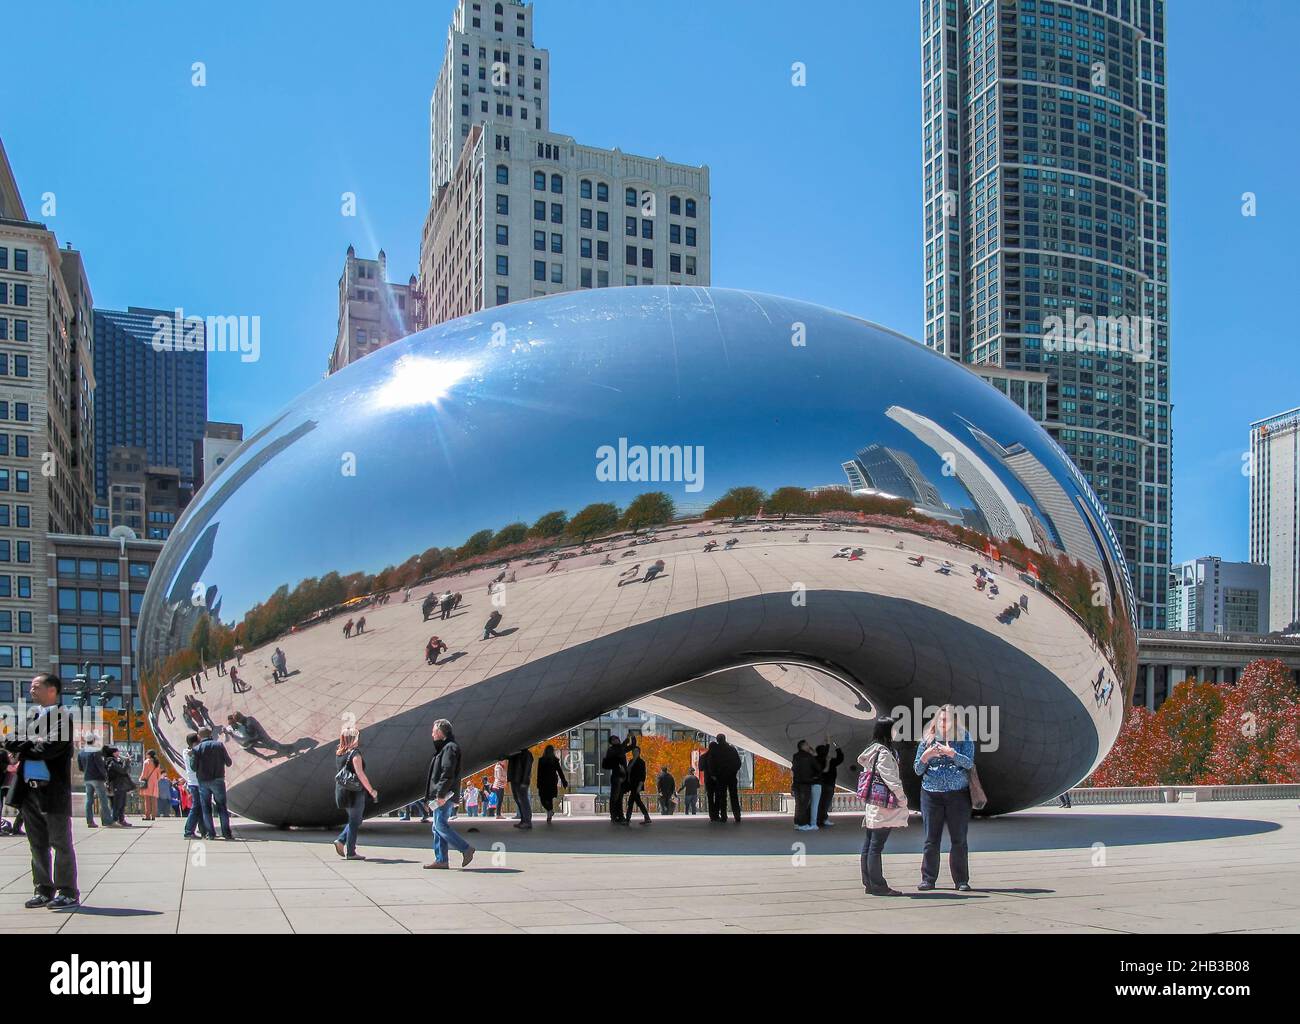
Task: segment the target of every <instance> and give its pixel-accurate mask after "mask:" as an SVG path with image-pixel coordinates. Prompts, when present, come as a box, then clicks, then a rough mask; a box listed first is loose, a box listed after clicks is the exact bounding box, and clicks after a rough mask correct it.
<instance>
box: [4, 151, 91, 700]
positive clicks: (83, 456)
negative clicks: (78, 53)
mask: <svg viewBox="0 0 1300 1024" xmlns="http://www.w3.org/2000/svg"><path fill="white" fill-rule="evenodd" d="M91 308H92V304H91V295H90V285H89V283H88V282H87V279H86V272H85V267H84V265H83V264H82V261H81V255H80V253H78V252H76V251H75V250H73V249H71V248H68V249H60V248H59V243H58V240H57V239H56V238H55V237H54V232H52V231H50V230H49V229H48V228H47V227H46V226H45V225H44V224H42V223H40V222H38V221H33V220H30V219H28V213H27V210H26V208H25V206H24V205H23V201H22V196H21V194H20V193H19V190H18V184H17V182H16V180H15V179H14V174H13V171H12V170H11V169H10V167H9V160H8V157H7V156H6V154H5V151H4V146H3V145H0V703H9V702H11V701H13V700H14V698H15V696H16V695H17V694H18V693H19V692H20V690H22V689H23V688H24V683H25V680H26V679H30V678H31V676H32V674H33V670H34V669H36V670H44V669H47V668H49V667H50V666H51V664H53V663H54V662H52V661H51V660H50V651H51V649H52V648H51V639H52V637H51V633H50V617H49V614H48V612H49V598H48V594H47V580H48V579H49V578H50V577H51V576H53V571H52V569H53V567H52V563H51V562H50V558H51V555H52V551H53V549H52V547H51V545H50V544H49V543H48V537H49V535H50V534H52V533H86V532H88V531H89V530H90V516H91V496H92V492H93V484H94V480H93V476H92V462H91V460H92V455H93V452H94V447H95V422H94V412H93V397H94V382H95V376H94V370H93V366H92V354H91V348H92V336H91V328H90V319H91ZM55 661H57V658H56V659H55Z"/></svg>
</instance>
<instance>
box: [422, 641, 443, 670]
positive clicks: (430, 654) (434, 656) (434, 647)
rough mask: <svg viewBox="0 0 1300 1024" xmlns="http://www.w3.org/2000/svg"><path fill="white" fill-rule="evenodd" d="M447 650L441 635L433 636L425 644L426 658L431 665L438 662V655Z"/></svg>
mask: <svg viewBox="0 0 1300 1024" xmlns="http://www.w3.org/2000/svg"><path fill="white" fill-rule="evenodd" d="M446 650H447V645H446V644H445V643H443V642H442V639H441V638H440V637H436V636H431V637H429V642H428V643H427V644H425V645H424V660H425V662H426V663H427V664H429V665H436V664H438V655H439V654H442V653H443V652H445V651H446Z"/></svg>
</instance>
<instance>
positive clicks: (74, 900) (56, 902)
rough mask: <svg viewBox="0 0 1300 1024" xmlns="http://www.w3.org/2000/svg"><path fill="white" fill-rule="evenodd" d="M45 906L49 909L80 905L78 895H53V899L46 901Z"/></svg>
mask: <svg viewBox="0 0 1300 1024" xmlns="http://www.w3.org/2000/svg"><path fill="white" fill-rule="evenodd" d="M45 906H46V908H47V909H49V910H71V909H72V908H73V907H79V906H81V897H80V896H55V897H54V899H52V900H50V902H49V903H47V904H46V905H45Z"/></svg>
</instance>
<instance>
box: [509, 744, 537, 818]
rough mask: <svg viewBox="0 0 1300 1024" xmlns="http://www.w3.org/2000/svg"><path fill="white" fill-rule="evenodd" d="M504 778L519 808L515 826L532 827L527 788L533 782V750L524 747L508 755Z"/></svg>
mask: <svg viewBox="0 0 1300 1024" xmlns="http://www.w3.org/2000/svg"><path fill="white" fill-rule="evenodd" d="M506 778H507V780H508V781H509V782H510V795H511V796H512V797H514V799H515V806H516V807H518V808H519V820H518V821H517V822H515V828H519V829H530V828H532V827H533V805H532V801H531V799H530V797H529V793H528V789H529V787H530V786H532V784H533V752H532V751H531V750H529V749H528V748H527V747H525V748H524V749H523V750H519V751H516V752H515V753H513V754H511V755H510V759H509V762H508V763H507V768H506Z"/></svg>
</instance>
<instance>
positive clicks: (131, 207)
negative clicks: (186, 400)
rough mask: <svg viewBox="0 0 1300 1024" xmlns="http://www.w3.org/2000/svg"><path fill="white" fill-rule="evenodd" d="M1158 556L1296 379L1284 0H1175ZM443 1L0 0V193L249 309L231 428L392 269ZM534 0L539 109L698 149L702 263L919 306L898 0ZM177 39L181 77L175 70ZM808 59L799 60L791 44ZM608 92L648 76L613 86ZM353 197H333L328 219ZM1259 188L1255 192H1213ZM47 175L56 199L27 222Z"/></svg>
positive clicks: (565, 122) (1234, 490)
mask: <svg viewBox="0 0 1300 1024" xmlns="http://www.w3.org/2000/svg"><path fill="white" fill-rule="evenodd" d="M1168 6H1169V8H1170V16H1169V26H1168V29H1169V30H1168V41H1169V82H1170V118H1171V124H1170V160H1171V171H1170V180H1171V193H1172V223H1171V229H1170V230H1171V242H1172V255H1171V273H1172V328H1171V337H1172V345H1171V350H1172V359H1173V370H1172V376H1173V397H1174V401H1175V416H1174V424H1175V440H1174V469H1175V495H1174V556H1175V558H1187V557H1193V556H1197V555H1203V554H1220V555H1223V556H1224V557H1227V558H1241V559H1244V558H1245V557H1246V555H1247V511H1246V503H1247V488H1246V479H1245V478H1244V477H1243V476H1242V475H1241V472H1240V466H1241V453H1242V452H1243V451H1244V450H1245V448H1246V443H1247V432H1248V428H1249V423H1250V421H1251V420H1252V419H1257V418H1259V417H1262V416H1264V415H1268V414H1271V413H1276V412H1280V411H1282V410H1284V409H1289V408H1291V407H1293V406H1296V405H1300V371H1298V370H1297V367H1296V359H1295V357H1294V353H1293V345H1294V333H1295V332H1294V328H1293V327H1292V325H1291V322H1290V320H1289V319H1284V318H1283V317H1282V316H1280V315H1279V313H1280V309H1281V306H1282V303H1283V301H1284V297H1285V296H1286V295H1288V294H1294V293H1295V292H1296V291H1297V281H1296V271H1295V266H1296V264H1295V260H1294V254H1293V251H1292V249H1291V248H1290V247H1289V246H1288V245H1287V243H1288V242H1293V240H1294V239H1295V238H1296V237H1298V236H1300V230H1298V229H1300V214H1298V213H1297V210H1296V204H1295V201H1294V191H1293V190H1294V184H1293V182H1292V181H1291V180H1290V179H1291V177H1292V172H1293V167H1294V165H1295V163H1296V155H1297V152H1296V151H1297V148H1298V142H1297V133H1296V132H1295V130H1294V126H1293V125H1291V124H1290V123H1289V122H1287V121H1286V120H1285V119H1284V118H1283V117H1282V116H1281V115H1280V113H1279V111H1282V110H1284V109H1285V103H1284V102H1283V101H1284V98H1285V97H1286V96H1290V95H1294V92H1295V84H1294V80H1293V73H1292V68H1293V66H1294V60H1293V55H1292V54H1291V52H1290V40H1292V39H1293V38H1294V37H1295V35H1296V32H1297V30H1300V5H1297V4H1296V3H1295V2H1294V0H1253V2H1252V3H1250V4H1249V5H1245V4H1243V5H1240V6H1237V5H1224V4H1221V3H1217V2H1214V0H1172V2H1171V3H1170V4H1169V5H1168ZM452 7H453V5H452V4H451V3H450V2H448V0H436V2H419V3H416V2H403V3H382V4H369V5H357V4H355V3H350V4H349V3H336V2H333V0H315V2H312V3H306V2H294V3H272V4H267V3H253V2H250V0H238V2H235V0H231V2H227V3H223V4H220V5H215V4H214V5H205V6H204V7H203V8H200V7H199V5H192V4H177V3H174V2H136V3H131V4H102V3H93V2H91V0H81V2H62V0H43V2H42V3H40V4H35V3H26V4H14V5H11V6H10V9H9V10H7V11H6V13H5V23H6V35H7V37H8V38H10V39H12V40H23V43H22V45H19V46H6V47H5V69H4V71H3V73H0V138H3V140H4V143H5V147H6V149H7V150H8V153H9V158H10V161H11V163H12V164H13V167H14V171H15V173H16V174H17V176H18V181H19V186H20V187H21V189H22V191H23V196H24V200H25V201H26V203H27V205H28V209H29V214H31V215H32V216H34V217H36V218H37V219H43V220H45V221H46V222H47V223H48V224H49V226H50V227H51V228H53V229H54V230H55V231H56V232H57V233H58V236H59V240H60V242H61V243H68V242H71V243H72V244H73V246H74V247H76V248H78V249H81V250H82V252H83V253H84V254H85V258H86V264H87V268H88V272H89V276H90V283H91V288H92V290H93V292H94V297H95V303H96V305H98V306H102V307H108V308H125V307H126V306H127V305H139V306H157V307H161V308H167V309H170V308H173V307H175V306H181V307H183V308H184V309H185V310H186V311H187V312H191V313H196V314H208V313H220V314H226V315H231V314H246V315H258V316H260V317H261V319H262V358H261V360H260V361H259V362H257V363H252V364H247V363H243V362H240V361H239V359H238V357H237V356H234V355H222V354H213V356H212V357H211V363H210V397H209V402H210V408H209V414H210V416H211V418H213V419H222V420H234V421H238V422H243V423H244V424H245V426H246V428H247V429H249V430H250V431H251V430H253V429H256V428H257V427H258V426H260V425H262V424H263V423H265V422H266V421H267V420H268V419H269V418H270V417H271V416H272V415H273V414H274V413H275V412H276V411H277V410H278V409H279V408H280V407H281V406H282V405H283V404H284V403H285V402H287V401H288V400H289V399H290V398H292V397H293V396H294V395H296V394H297V393H298V392H300V391H302V390H303V389H304V388H306V387H307V386H309V385H310V384H311V383H313V382H314V381H316V380H318V379H319V377H320V375H321V373H322V372H323V370H324V367H325V363H326V360H327V359H328V356H329V351H330V347H331V344H332V342H333V337H334V330H335V319H336V315H337V295H338V291H337V288H338V278H339V274H340V272H341V269H342V263H343V255H344V251H345V250H346V248H347V246H348V244H349V243H351V244H354V245H355V246H356V247H357V251H358V253H359V254H361V255H367V256H370V255H373V254H374V252H375V251H376V250H377V249H378V248H380V247H381V246H382V247H383V248H384V249H385V250H386V252H387V255H388V264H389V269H390V276H393V277H396V278H397V279H399V280H404V279H405V277H406V276H407V275H408V274H409V273H412V272H413V271H414V270H415V268H416V258H417V252H418V246H419V234H420V228H421V225H422V223H423V219H424V215H425V212H426V210H427V204H428V146H429V141H428V104H429V95H430V92H431V90H432V86H433V82H434V79H435V77H436V75H437V71H438V65H439V62H440V60H441V57H442V52H443V48H444V45H445V38H446V27H447V23H448V21H449V20H450V15H451V10H452ZM808 10H809V11H818V12H820V11H822V10H825V12H826V14H825V16H821V17H818V16H812V15H810V16H803V15H802V14H801V13H800V9H799V8H797V7H796V8H791V7H790V5H789V4H785V3H778V2H776V0H747V2H743V3H742V2H740V0H713V2H710V3H707V4H704V3H699V2H698V0H657V2H656V3H655V4H654V5H653V6H648V5H646V4H644V3H641V2H636V0H600V2H595V0H583V2H579V0H538V2H537V15H536V36H537V40H538V42H539V43H540V44H541V45H543V46H546V47H548V48H549V49H550V52H551V65H552V72H551V97H552V104H551V106H552V115H551V128H552V129H553V130H555V131H559V132H564V133H566V134H570V135H573V136H575V137H577V138H578V139H579V140H580V141H582V142H584V143H589V144H592V145H600V146H619V147H621V148H622V149H624V150H625V151H628V152H634V153H640V154H643V155H649V156H657V155H660V154H662V155H664V156H666V157H668V158H669V159H672V160H677V161H681V162H687V163H707V164H708V165H709V166H710V169H711V174H712V197H713V283H714V284H715V285H720V286H728V287H743V288H752V289H756V290H759V291H768V292H774V293H776V294H781V295H789V296H792V297H796V298H802V299H808V300H811V301H815V302H820V303H824V304H826V305H829V306H832V307H835V308H839V309H843V310H846V311H848V312H851V313H855V314H857V315H860V316H864V317H866V318H868V319H871V320H875V321H877V322H879V323H882V324H884V325H886V326H889V327H893V328H895V329H897V330H900V331H903V332H904V333H906V334H909V335H912V336H913V337H916V336H918V335H919V333H920V327H921V312H922V307H921V302H922V285H921V256H920V208H919V202H920V199H919V195H920V190H919V165H920V129H919V123H918V116H919V105H920V101H919V82H918V76H919V72H918V5H917V4H916V3H915V2H913V0H871V2H870V3H862V2H856V0H853V2H851V0H843V2H841V3H833V4H830V5H828V6H827V7H825V8H814V9H808ZM195 61H202V62H204V63H205V65H206V68H207V85H206V86H205V87H203V88H195V87H193V86H192V85H191V70H190V68H191V64H192V63H193V62H195ZM794 61H802V62H804V64H805V65H806V66H807V86H806V87H804V88H794V87H792V86H791V84H790V66H791V64H792V63H793V62H794ZM634 97H645V98H644V99H637V98H634ZM348 191H350V192H355V193H356V194H357V197H358V214H357V216H356V217H355V218H345V217H343V216H341V215H340V195H341V193H343V192H348ZM1246 191H1251V192H1254V193H1256V195H1257V196H1258V216H1256V217H1253V218H1247V217H1243V216H1242V215H1241V196H1242V193H1243V192H1246ZM46 192H53V193H54V194H55V197H56V201H57V212H56V215H55V216H53V217H43V218H42V217H40V215H39V210H40V206H41V196H42V194H43V193H46Z"/></svg>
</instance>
